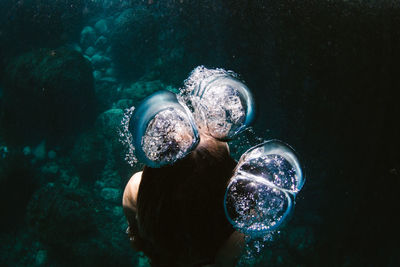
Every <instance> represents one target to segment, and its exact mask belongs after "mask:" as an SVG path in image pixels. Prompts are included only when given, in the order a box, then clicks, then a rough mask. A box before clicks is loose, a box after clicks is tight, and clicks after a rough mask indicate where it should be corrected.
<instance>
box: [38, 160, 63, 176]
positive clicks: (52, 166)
mask: <svg viewBox="0 0 400 267" xmlns="http://www.w3.org/2000/svg"><path fill="white" fill-rule="evenodd" d="M40 170H41V172H42V173H43V174H44V175H54V174H57V173H58V171H59V166H58V165H57V164H56V163H55V162H50V163H47V164H45V165H43V167H42V168H41V169H40Z"/></svg>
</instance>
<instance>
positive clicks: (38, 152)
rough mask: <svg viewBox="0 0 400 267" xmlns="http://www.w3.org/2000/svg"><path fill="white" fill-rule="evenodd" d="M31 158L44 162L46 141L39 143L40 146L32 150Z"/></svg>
mask: <svg viewBox="0 0 400 267" xmlns="http://www.w3.org/2000/svg"><path fill="white" fill-rule="evenodd" d="M33 156H35V158H36V159H38V160H44V159H45V158H46V140H43V141H42V142H40V144H39V145H37V146H36V147H35V148H34V149H33Z"/></svg>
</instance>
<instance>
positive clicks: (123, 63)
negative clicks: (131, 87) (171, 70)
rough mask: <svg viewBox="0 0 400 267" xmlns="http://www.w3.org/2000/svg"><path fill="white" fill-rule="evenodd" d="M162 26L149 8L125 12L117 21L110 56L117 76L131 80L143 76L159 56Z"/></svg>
mask: <svg viewBox="0 0 400 267" xmlns="http://www.w3.org/2000/svg"><path fill="white" fill-rule="evenodd" d="M159 26H160V25H159V24H157V22H156V18H155V16H154V14H153V13H151V12H150V11H149V10H148V9H144V8H143V9H142V8H136V9H126V10H124V11H123V12H122V13H120V15H119V16H118V17H117V18H116V19H115V21H114V29H113V31H112V36H111V40H110V41H111V47H112V49H111V53H112V57H113V60H114V62H115V63H116V67H117V70H118V74H119V75H120V76H121V77H122V78H126V79H128V80H131V79H134V78H138V77H141V76H142V75H143V74H144V73H145V72H146V71H147V70H149V69H150V68H151V66H152V64H153V62H154V61H155V60H156V59H157V56H158V43H159V40H158V34H159V31H160V29H159Z"/></svg>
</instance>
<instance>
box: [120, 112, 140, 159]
mask: <svg viewBox="0 0 400 267" xmlns="http://www.w3.org/2000/svg"><path fill="white" fill-rule="evenodd" d="M134 110H135V107H134V106H132V107H130V108H127V109H125V112H124V116H123V117H122V120H121V126H120V127H119V129H118V135H119V141H120V142H121V143H122V145H123V146H124V147H125V150H126V153H125V161H126V162H127V163H128V164H129V165H130V166H131V167H133V166H134V165H135V164H136V163H137V162H138V160H137V158H136V156H135V147H134V146H133V142H132V134H131V132H130V131H129V121H130V119H131V116H132V114H133V111H134Z"/></svg>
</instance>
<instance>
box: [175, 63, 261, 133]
mask: <svg viewBox="0 0 400 267" xmlns="http://www.w3.org/2000/svg"><path fill="white" fill-rule="evenodd" d="M181 95H183V99H184V101H185V102H186V103H188V106H189V107H190V108H191V110H192V112H193V117H194V119H195V121H196V123H197V125H198V127H199V129H200V130H202V131H207V132H208V133H209V134H211V135H212V136H213V137H215V138H218V139H231V138H233V137H234V136H235V135H237V134H238V133H239V132H241V131H243V130H244V129H245V128H246V127H247V126H248V125H249V124H250V123H251V122H252V120H253V118H254V101H253V97H252V95H251V93H250V91H249V89H248V88H247V86H246V85H245V84H244V83H242V82H241V81H239V80H238V79H237V75H236V74H234V73H233V72H230V71H225V70H223V69H207V68H205V67H203V66H200V67H197V68H196V69H195V70H193V72H192V73H191V75H190V77H189V78H188V79H187V80H186V81H185V89H183V90H182V91H181Z"/></svg>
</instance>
